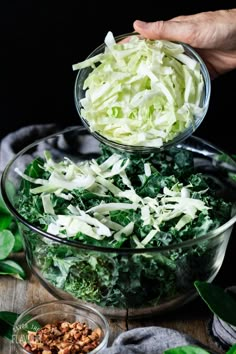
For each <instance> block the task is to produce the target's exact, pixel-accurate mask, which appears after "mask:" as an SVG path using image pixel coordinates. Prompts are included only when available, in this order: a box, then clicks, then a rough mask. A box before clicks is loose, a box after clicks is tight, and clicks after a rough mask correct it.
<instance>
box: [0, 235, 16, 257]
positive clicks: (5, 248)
mask: <svg viewBox="0 0 236 354" xmlns="http://www.w3.org/2000/svg"><path fill="white" fill-rule="evenodd" d="M14 243H15V237H14V235H13V234H12V232H11V231H9V230H3V231H0V260H1V259H5V258H7V257H8V256H9V254H10V253H11V251H12V249H13V247H14Z"/></svg>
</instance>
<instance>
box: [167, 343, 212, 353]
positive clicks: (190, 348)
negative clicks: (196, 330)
mask: <svg viewBox="0 0 236 354" xmlns="http://www.w3.org/2000/svg"><path fill="white" fill-rule="evenodd" d="M164 354H209V352H208V351H206V350H205V349H203V348H200V347H197V346H195V345H184V346H182V347H176V348H171V349H167V350H165V351H164Z"/></svg>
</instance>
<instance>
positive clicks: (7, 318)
mask: <svg viewBox="0 0 236 354" xmlns="http://www.w3.org/2000/svg"><path fill="white" fill-rule="evenodd" d="M18 316H19V315H18V314H17V313H14V312H8V311H0V336H1V337H4V338H7V339H9V340H12V329H13V325H14V323H15V321H16V319H17V317H18Z"/></svg>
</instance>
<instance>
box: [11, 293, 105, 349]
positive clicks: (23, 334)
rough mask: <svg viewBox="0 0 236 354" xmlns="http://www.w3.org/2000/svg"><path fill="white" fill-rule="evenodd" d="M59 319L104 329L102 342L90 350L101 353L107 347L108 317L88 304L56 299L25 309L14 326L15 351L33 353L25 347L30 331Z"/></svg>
mask: <svg viewBox="0 0 236 354" xmlns="http://www.w3.org/2000/svg"><path fill="white" fill-rule="evenodd" d="M57 321H65V322H70V323H73V322H78V321H79V322H80V323H85V324H86V326H88V327H89V328H91V329H92V330H94V329H95V328H99V329H100V330H101V331H102V337H101V341H100V344H99V345H98V346H97V347H96V348H95V349H93V350H92V351H90V352H89V353H90V354H95V353H100V352H101V351H102V350H103V349H105V348H106V347H107V343H108V338H109V325H108V322H107V320H106V318H105V317H104V316H103V315H102V314H101V313H100V312H99V311H97V310H95V309H94V308H92V307H91V306H88V305H82V304H80V303H79V302H77V301H69V300H55V301H49V302H44V303H42V304H39V305H36V306H33V307H31V308H29V309H27V310H25V311H24V312H23V313H22V314H21V315H20V316H19V317H18V318H17V320H16V322H15V324H14V327H13V343H14V345H15V353H17V354H23V353H24V354H28V353H31V352H30V351H28V350H27V349H25V348H24V344H25V343H27V339H28V331H33V332H36V331H37V330H38V329H39V328H40V327H43V326H45V325H46V324H52V323H56V322H57Z"/></svg>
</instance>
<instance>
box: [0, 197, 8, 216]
mask: <svg viewBox="0 0 236 354" xmlns="http://www.w3.org/2000/svg"><path fill="white" fill-rule="evenodd" d="M0 213H1V214H6V215H10V212H9V210H8V209H7V207H6V204H5V203H4V201H3V199H2V195H1V193H0Z"/></svg>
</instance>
